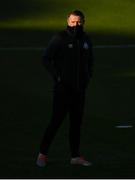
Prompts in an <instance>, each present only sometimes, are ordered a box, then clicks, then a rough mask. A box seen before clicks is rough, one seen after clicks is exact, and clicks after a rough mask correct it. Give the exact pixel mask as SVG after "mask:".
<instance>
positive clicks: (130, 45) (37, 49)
mask: <svg viewBox="0 0 135 180" xmlns="http://www.w3.org/2000/svg"><path fill="white" fill-rule="evenodd" d="M93 48H95V49H106V48H110V49H114V48H135V44H125V45H122V44H121V45H95V46H93ZM44 49H45V47H0V50H11V51H12V50H28V51H29V50H35V51H40V50H44Z"/></svg>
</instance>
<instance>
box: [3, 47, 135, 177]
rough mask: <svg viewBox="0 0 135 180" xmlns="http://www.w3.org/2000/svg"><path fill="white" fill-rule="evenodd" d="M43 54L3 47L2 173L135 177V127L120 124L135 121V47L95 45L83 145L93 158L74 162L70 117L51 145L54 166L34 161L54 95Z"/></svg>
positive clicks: (86, 154)
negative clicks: (71, 162) (88, 162)
mask: <svg viewBox="0 0 135 180" xmlns="http://www.w3.org/2000/svg"><path fill="white" fill-rule="evenodd" d="M41 54H42V52H41V51H33V50H29V51H28V50H27V51H25V50H14V51H13V50H12V51H10V50H1V53H0V59H1V65H0V72H1V75H0V77H1V78H0V79H1V93H0V94H1V108H0V112H1V113H0V115H1V122H0V123H1V126H0V128H1V130H0V139H1V155H0V156H1V157H0V159H1V167H0V168H1V173H0V177H1V178H17V177H18V178H71V177H73V178H121V177H122V178H130V177H134V176H135V173H134V167H135V164H134V162H135V155H134V150H135V146H134V127H133V128H132V129H116V128H115V125H118V124H122V123H125V122H127V123H130V124H132V125H134V118H135V116H134V88H135V86H134V68H133V67H134V49H124V51H123V49H94V55H95V65H94V76H93V79H92V81H91V83H90V85H89V88H88V90H87V101H86V111H85V117H84V124H83V129H82V144H81V149H82V152H83V153H84V155H85V156H86V157H88V159H90V160H91V161H92V162H93V166H92V167H90V168H89V167H86V168H85V167H72V166H70V165H69V158H70V157H69V146H68V119H65V122H64V123H63V125H62V127H61V128H60V130H59V132H58V134H57V136H56V138H55V141H54V143H53V144H52V148H51V150H50V155H49V156H50V161H51V163H50V165H49V166H48V167H47V168H45V169H39V168H38V167H36V165H35V161H36V156H37V153H38V148H39V144H40V140H41V138H42V135H43V132H44V130H45V128H46V126H47V124H48V122H49V119H50V116H51V100H52V96H51V95H52V92H51V87H52V81H51V79H50V77H49V75H48V73H47V72H46V70H45V69H44V67H43V66H42V63H41ZM26 57H27V58H26ZM127 59H128V61H127ZM52 172H53V173H52Z"/></svg>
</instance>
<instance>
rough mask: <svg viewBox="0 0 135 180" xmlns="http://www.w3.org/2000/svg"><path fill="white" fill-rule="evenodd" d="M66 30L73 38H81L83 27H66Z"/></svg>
mask: <svg viewBox="0 0 135 180" xmlns="http://www.w3.org/2000/svg"><path fill="white" fill-rule="evenodd" d="M67 30H68V31H69V32H70V34H71V35H72V36H73V37H81V36H82V34H83V26H79V25H77V26H67Z"/></svg>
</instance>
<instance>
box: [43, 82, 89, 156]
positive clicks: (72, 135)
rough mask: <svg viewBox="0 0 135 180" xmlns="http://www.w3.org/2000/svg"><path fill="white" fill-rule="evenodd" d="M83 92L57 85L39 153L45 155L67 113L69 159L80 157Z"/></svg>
mask: <svg viewBox="0 0 135 180" xmlns="http://www.w3.org/2000/svg"><path fill="white" fill-rule="evenodd" d="M84 104H85V90H84V89H83V90H79V91H74V90H72V89H69V88H65V87H64V86H62V85H61V84H57V85H56V86H55V88H54V94H53V110H52V119H51V121H50V123H49V125H48V127H47V129H46V131H45V134H44V136H43V140H42V142H41V146H40V152H41V153H42V154H45V155H47V154H48V151H49V147H50V145H51V143H52V141H53V139H54V137H55V135H56V133H57V130H58V129H59V127H60V125H61V124H62V122H63V120H64V119H65V116H66V115H67V113H69V121H70V125H69V144H70V150H71V157H77V156H79V155H80V152H79V147H80V130H81V124H82V119H83V114H84Z"/></svg>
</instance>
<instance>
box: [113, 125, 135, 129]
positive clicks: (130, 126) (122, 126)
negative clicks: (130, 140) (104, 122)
mask: <svg viewBox="0 0 135 180" xmlns="http://www.w3.org/2000/svg"><path fill="white" fill-rule="evenodd" d="M115 127H116V128H132V127H133V126H132V125H119V126H115Z"/></svg>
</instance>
